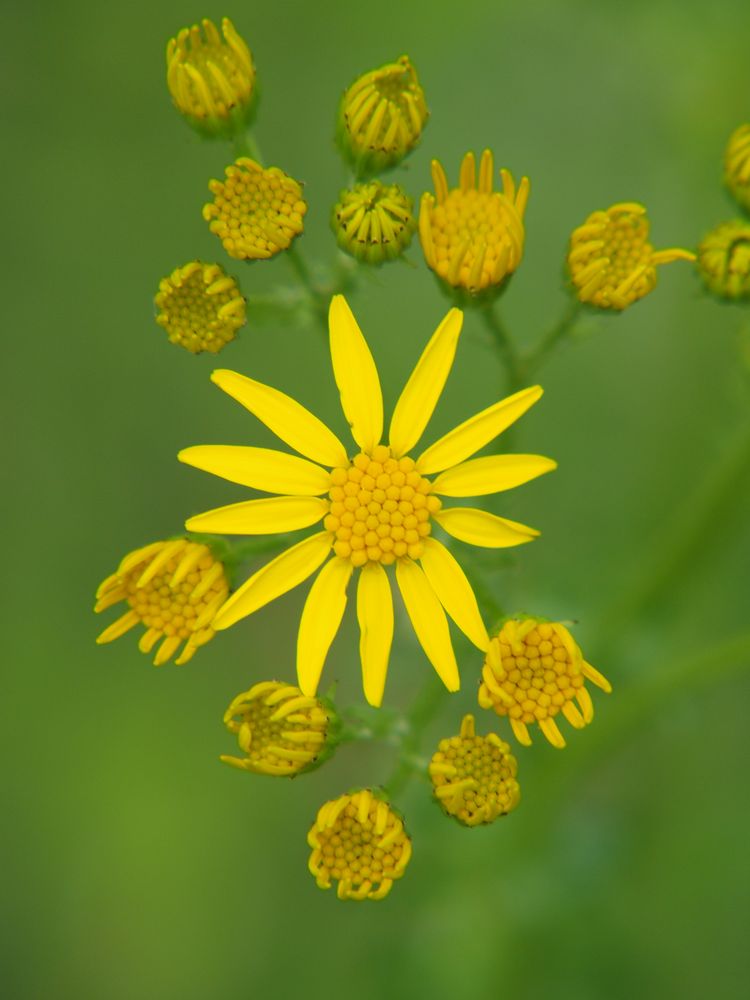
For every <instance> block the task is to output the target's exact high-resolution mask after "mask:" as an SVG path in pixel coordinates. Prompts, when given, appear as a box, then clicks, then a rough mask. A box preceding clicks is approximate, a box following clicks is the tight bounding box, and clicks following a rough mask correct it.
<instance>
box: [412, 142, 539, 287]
mask: <svg viewBox="0 0 750 1000" xmlns="http://www.w3.org/2000/svg"><path fill="white" fill-rule="evenodd" d="M493 173H494V161H493V156H492V153H491V151H490V150H489V149H485V151H484V152H483V153H482V159H481V161H480V164H479V178H478V179H477V170H476V162H475V159H474V154H473V153H467V154H466V156H465V157H464V158H463V162H462V163H461V171H460V177H459V186H458V187H457V188H452V189H449V188H448V179H447V177H446V175H445V171H444V170H443V167H442V165H441V164H440V163H439V162H438V161H437V160H433V161H432V180H433V184H434V187H435V194H434V195H432V194H430V193H429V192H427V193H425V194H424V195H422V202H421V205H420V212H419V236H420V240H421V242H422V250H423V251H424V256H425V260H426V262H427V265H428V266H429V267H431V268H432V270H433V271H434V272H435V273H436V274H437V275H438V277H439V278H441V279H442V280H443V281H445V282H446V283H447V284H448V285H450V286H451V287H453V288H463V289H465V290H466V291H468V292H469V293H470V294H472V295H474V294H476V293H478V292H481V291H484V290H485V289H487V288H491V287H493V286H497V285H499V284H500V283H501V282H502V281H503V280H504V278H506V277H507V276H508V275H509V274H512V273H513V271H515V270H516V268H517V267H518V265H519V264H520V263H521V258H522V257H523V245H524V225H523V216H524V212H525V210H526V202H527V201H528V197H529V180H528V178H527V177H524V178H523V179H522V181H521V183H520V184H519V186H518V189H517V190H516V185H515V183H514V181H513V177H512V175H511V173H510V172H509V171H508V170H501V171H500V175H501V177H502V181H503V190H502V192H500V191H493Z"/></svg>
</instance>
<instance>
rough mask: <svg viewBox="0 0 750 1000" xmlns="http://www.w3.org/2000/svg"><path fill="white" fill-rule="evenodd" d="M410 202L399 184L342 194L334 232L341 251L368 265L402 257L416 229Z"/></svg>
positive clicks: (375, 185)
mask: <svg viewBox="0 0 750 1000" xmlns="http://www.w3.org/2000/svg"><path fill="white" fill-rule="evenodd" d="M413 207H414V206H413V204H412V200H411V198H410V197H409V196H408V194H407V193H406V192H405V191H404V189H403V188H402V187H400V186H399V185H398V184H381V182H380V181H371V182H370V183H368V184H355V185H354V187H353V188H346V189H345V190H343V191H341V192H340V194H339V200H338V202H337V203H336V205H335V206H334V208H333V214H332V216H331V228H332V229H333V231H334V233H335V234H336V240H337V242H338V245H339V246H340V247H341V249H342V250H345V251H346V252H347V253H350V254H351V255H352V256H353V257H356V258H357V259H358V260H364V261H366V262H367V263H368V264H382V263H383V262H384V261H386V260H394V259H395V258H396V257H399V256H400V255H401V254H402V253H403V252H404V251H405V250H406V249H407V247H408V246H409V244H410V243H411V238H412V236H413V235H414V230H415V229H416V226H417V224H416V221H415V219H414V215H413Z"/></svg>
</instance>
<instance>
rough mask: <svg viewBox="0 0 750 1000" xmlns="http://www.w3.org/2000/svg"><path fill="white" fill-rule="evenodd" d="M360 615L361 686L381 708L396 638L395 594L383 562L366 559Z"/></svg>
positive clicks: (361, 576) (359, 593)
mask: <svg viewBox="0 0 750 1000" xmlns="http://www.w3.org/2000/svg"><path fill="white" fill-rule="evenodd" d="M357 619H358V620H359V629H360V637H359V655H360V658H361V660H362V686H363V688H364V691H365V698H367V700H368V702H369V703H370V704H371V705H374V706H375V708H379V707H380V704H381V702H382V701H383V691H384V689H385V678H386V674H387V673H388V657H389V655H390V652H391V643H392V641H393V597H392V595H391V585H390V583H389V582H388V576H387V574H386V572H385V570H384V569H383V567H382V566H381V565H380V563H375V562H370V563H367V564H366V565H365V566H364V567H363V568H362V571H361V572H360V574H359V586H358V587H357Z"/></svg>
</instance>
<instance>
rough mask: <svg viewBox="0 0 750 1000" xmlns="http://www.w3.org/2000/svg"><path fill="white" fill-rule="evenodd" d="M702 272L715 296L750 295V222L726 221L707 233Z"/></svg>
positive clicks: (700, 249)
mask: <svg viewBox="0 0 750 1000" xmlns="http://www.w3.org/2000/svg"><path fill="white" fill-rule="evenodd" d="M698 271H699V273H700V276H701V278H702V279H703V283H704V284H705V286H706V288H708V290H709V291H711V292H713V293H714V295H718V296H719V297H720V298H723V299H745V298H748V297H750V223H748V222H743V221H742V220H741V219H735V220H734V221H733V222H722V224H721V225H720V226H717V227H716V228H715V229H712V230H711V232H710V233H708V234H707V235H706V236H704V237H703V239H702V240H701V242H700V245H699V247H698Z"/></svg>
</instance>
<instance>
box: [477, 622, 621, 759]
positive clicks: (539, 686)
mask: <svg viewBox="0 0 750 1000" xmlns="http://www.w3.org/2000/svg"><path fill="white" fill-rule="evenodd" d="M586 680H589V681H591V682H592V683H593V684H596V686H597V687H599V688H601V689H602V691H606V692H607V693H608V694H609V693H610V692H611V690H612V685H611V684H610V683H609V681H608V680H607V679H606V678H605V677H602V675H601V674H600V673H599V671H598V670H595V669H594V668H593V667H592V666H591V664H590V663H586V661H585V660H584V659H583V656H582V655H581V650H580V649H579V648H578V646H577V645H576V643H575V641H574V640H573V637H572V635H571V634H570V632H568V630H567V629H566V628H565V626H564V625H561V624H560V623H559V622H545V621H543V620H542V619H539V618H524V619H519V618H511V619H509V620H508V621H506V622H505V624H504V625H503V627H502V628H501V630H500V633H499V635H497V636H495V637H494V638H493V639H492V642H491V643H490V647H489V650H488V652H487V659H486V661H485V664H484V669H483V670H482V683H481V685H480V688H479V704H480V706H481V707H482V708H493V709H494V710H495V712H497V714H498V715H507V716H508V718H509V719H510V724H511V727H512V729H513V734H514V735H515V737H516V739H517V740H518V742H519V743H522V744H523V745H524V746H530V745H531V737H530V736H529V730H528V728H527V727H528V726H529V725H531V724H532V723H534V722H537V723H538V724H539V728H540V729H541V730H542V732H543V733H544V735H545V736H546V737H547V739H548V740H549V742H550V743H551V744H552V746H554V747H558V748H562V747H564V746H565V740H564V739H563V737H562V734H561V732H560V730H559V729H558V726H557V723H556V722H555V716H556V715H557V714H558V713H559V712H562V714H563V715H564V716H565V718H566V719H567V720H568V722H569V723H570V724H571V726H573V727H574V728H575V729H582V728H583V727H584V726H585V725H587V724H588V723H589V722H591V720H592V719H593V718H594V706H593V704H592V702H591V695H590V694H589V693H588V691H587V690H586V688H585V686H584V681H586ZM576 702H577V703H578V704H577V705H576V704H575V703H576Z"/></svg>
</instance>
